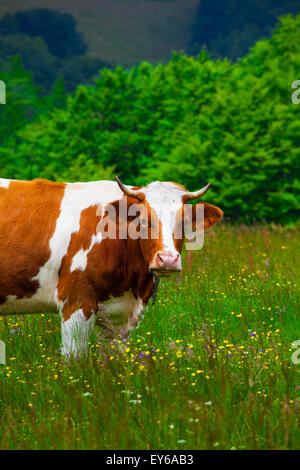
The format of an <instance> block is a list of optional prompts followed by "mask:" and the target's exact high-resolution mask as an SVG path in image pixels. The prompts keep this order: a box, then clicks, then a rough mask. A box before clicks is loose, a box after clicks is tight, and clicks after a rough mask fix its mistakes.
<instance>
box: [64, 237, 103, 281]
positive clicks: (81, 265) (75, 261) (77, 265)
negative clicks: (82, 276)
mask: <svg viewBox="0 0 300 470" xmlns="http://www.w3.org/2000/svg"><path fill="white" fill-rule="evenodd" d="M101 241H102V235H101V233H100V232H98V233H97V235H93V237H92V241H91V244H90V247H89V248H88V249H87V250H83V249H82V248H81V249H80V250H79V251H78V252H77V253H76V255H74V256H73V258H72V264H71V267H70V271H71V272H73V271H75V269H80V270H81V271H84V270H85V268H86V265H87V257H88V254H89V252H90V251H91V249H92V248H93V246H94V245H95V243H100V242H101Z"/></svg>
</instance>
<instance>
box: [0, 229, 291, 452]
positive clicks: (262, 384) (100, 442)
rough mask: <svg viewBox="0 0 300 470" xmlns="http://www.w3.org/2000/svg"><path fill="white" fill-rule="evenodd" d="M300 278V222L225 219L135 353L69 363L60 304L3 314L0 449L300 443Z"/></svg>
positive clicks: (115, 351) (162, 291)
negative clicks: (292, 225) (248, 223)
mask: <svg viewBox="0 0 300 470" xmlns="http://www.w3.org/2000/svg"><path fill="white" fill-rule="evenodd" d="M299 276H300V270H299V230H285V229H284V228H282V227H263V226H257V227H252V228H247V227H239V228H235V227H231V226H226V225H223V226H220V227H219V228H218V229H217V230H215V231H211V232H210V233H209V234H207V236H206V239H205V245H204V248H203V249H202V250H201V251H199V252H189V254H188V255H185V256H184V269H183V273H182V274H181V275H180V276H178V277H177V278H175V277H174V278H172V279H164V280H162V281H161V284H160V288H159V293H158V299H157V302H156V304H155V305H154V306H150V307H149V309H148V310H147V312H146V314H145V318H144V320H143V322H142V324H141V326H140V328H139V329H137V330H135V331H134V332H133V334H132V336H131V338H130V340H129V341H128V343H127V345H126V349H124V350H123V351H121V349H120V348H119V347H118V345H117V344H116V343H112V344H109V343H108V342H105V341H103V340H101V339H99V335H98V334H97V331H95V333H94V334H93V337H92V338H91V344H90V355H89V357H88V358H85V359H80V360H73V361H69V362H68V361H65V360H64V359H62V357H61V355H60V351H59V348H60V322H59V318H58V316H57V315H26V316H11V317H2V318H1V317H0V339H2V340H3V341H5V343H6V347H7V364H6V365H0V448H1V449H295V448H299V442H300V431H299V405H300V403H299V398H297V393H298V397H299V391H300V390H299V388H300V380H299V372H300V364H298V365H297V364H293V362H292V361H291V355H292V353H293V351H294V350H293V349H292V348H291V345H292V343H293V341H295V340H299V339H300V320H299Z"/></svg>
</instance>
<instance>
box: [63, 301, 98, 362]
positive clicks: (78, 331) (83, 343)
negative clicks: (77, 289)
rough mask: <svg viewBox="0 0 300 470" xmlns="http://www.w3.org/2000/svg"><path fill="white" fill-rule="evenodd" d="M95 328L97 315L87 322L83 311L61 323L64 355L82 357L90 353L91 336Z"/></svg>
mask: <svg viewBox="0 0 300 470" xmlns="http://www.w3.org/2000/svg"><path fill="white" fill-rule="evenodd" d="M94 326H95V315H94V314H92V315H91V316H90V318H89V319H88V320H87V319H86V317H85V315H84V313H83V311H82V310H81V309H79V310H76V312H74V313H72V315H71V316H70V318H69V319H68V320H66V321H64V320H63V319H62V322H61V336H62V354H63V355H65V356H67V357H70V356H75V357H77V356H82V355H86V354H87V353H88V344H89V338H90V334H91V332H92V330H93V328H94Z"/></svg>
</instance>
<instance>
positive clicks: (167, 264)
mask: <svg viewBox="0 0 300 470" xmlns="http://www.w3.org/2000/svg"><path fill="white" fill-rule="evenodd" d="M149 267H150V269H151V271H153V272H154V273H155V274H157V275H159V276H164V275H165V276H166V275H169V274H172V273H174V272H178V271H181V256H180V254H179V253H176V252H175V253H172V252H171V251H157V252H156V253H155V255H154V257H153V260H152V262H151V264H150V266H149Z"/></svg>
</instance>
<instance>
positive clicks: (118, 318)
mask: <svg viewBox="0 0 300 470" xmlns="http://www.w3.org/2000/svg"><path fill="white" fill-rule="evenodd" d="M144 308H145V305H144V304H143V301H142V299H141V298H139V297H138V298H136V297H135V296H134V295H133V293H132V291H131V290H130V291H128V292H126V293H125V294H124V295H122V296H121V297H111V298H110V299H109V300H107V301H105V302H103V303H102V304H101V305H99V313H98V318H97V320H96V324H98V325H100V326H102V327H103V326H106V327H108V328H109V324H110V323H111V325H112V326H113V328H114V329H115V330H116V331H117V332H118V333H120V334H121V336H123V337H126V336H127V335H128V333H129V332H130V331H131V330H132V329H133V328H137V327H138V325H139V322H140V320H141V319H142V318H143V315H142V312H143V310H144ZM106 320H107V321H106Z"/></svg>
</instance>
